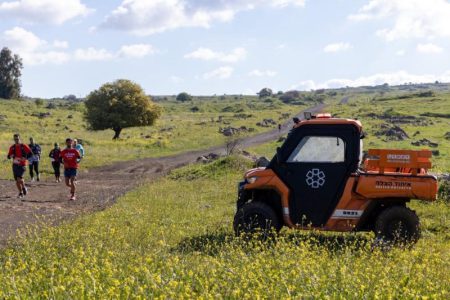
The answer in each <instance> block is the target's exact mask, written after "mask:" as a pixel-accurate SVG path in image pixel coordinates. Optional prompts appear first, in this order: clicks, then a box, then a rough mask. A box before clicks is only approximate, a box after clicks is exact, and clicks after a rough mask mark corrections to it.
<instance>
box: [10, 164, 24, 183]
mask: <svg viewBox="0 0 450 300" xmlns="http://www.w3.org/2000/svg"><path fill="white" fill-rule="evenodd" d="M12 169H13V175H14V180H17V179H19V178H23V174H25V171H26V167H25V166H20V165H16V164H13V166H12Z"/></svg>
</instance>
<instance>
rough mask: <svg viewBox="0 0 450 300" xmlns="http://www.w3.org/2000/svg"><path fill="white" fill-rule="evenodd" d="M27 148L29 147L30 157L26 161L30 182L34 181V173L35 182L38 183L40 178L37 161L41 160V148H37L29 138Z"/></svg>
mask: <svg viewBox="0 0 450 300" xmlns="http://www.w3.org/2000/svg"><path fill="white" fill-rule="evenodd" d="M28 147H30V149H31V152H32V155H31V157H30V158H29V159H28V161H29V162H30V166H29V168H30V177H31V181H34V174H33V171H34V173H36V180H37V181H39V180H40V179H41V178H40V174H39V161H40V160H41V146H39V145H38V144H36V143H35V142H34V139H33V138H32V137H31V138H30V144H29V145H28Z"/></svg>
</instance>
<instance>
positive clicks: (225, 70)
mask: <svg viewBox="0 0 450 300" xmlns="http://www.w3.org/2000/svg"><path fill="white" fill-rule="evenodd" d="M233 71H234V69H233V68H232V67H229V66H224V67H220V68H218V69H215V70H213V71H211V72H208V73H205V74H203V78H204V79H212V78H218V79H227V78H230V77H231V75H232V74H233Z"/></svg>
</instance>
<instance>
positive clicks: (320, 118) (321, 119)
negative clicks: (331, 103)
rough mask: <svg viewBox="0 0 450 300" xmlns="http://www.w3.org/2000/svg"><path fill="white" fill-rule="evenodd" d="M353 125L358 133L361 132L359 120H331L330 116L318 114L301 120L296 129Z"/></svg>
mask: <svg viewBox="0 0 450 300" xmlns="http://www.w3.org/2000/svg"><path fill="white" fill-rule="evenodd" d="M317 124H320V125H346V124H347V125H353V126H355V127H357V128H358V130H359V131H362V124H361V122H360V121H359V120H354V119H343V118H332V117H331V115H330V114H319V115H317V116H316V117H315V118H313V119H309V120H302V121H300V123H298V126H296V128H298V127H301V126H303V125H317Z"/></svg>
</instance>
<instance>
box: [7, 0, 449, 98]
mask: <svg viewBox="0 0 450 300" xmlns="http://www.w3.org/2000/svg"><path fill="white" fill-rule="evenodd" d="M3 46H7V47H9V48H11V49H12V50H13V51H14V52H16V53H18V54H19V55H21V56H22V57H23V59H24V70H23V76H22V84H23V88H22V91H23V93H24V94H25V95H28V96H34V97H61V96H64V95H67V94H75V95H77V96H81V97H82V96H85V95H86V94H88V93H89V92H90V91H92V90H94V89H96V88H98V87H99V86H100V85H101V84H103V83H105V82H109V81H113V80H115V79H119V78H126V79H131V80H133V81H136V82H137V83H139V84H141V85H142V87H143V88H144V89H145V90H146V92H147V93H149V94H153V95H172V94H177V93H179V92H182V91H186V92H188V93H192V94H196V95H211V94H224V93H226V94H253V93H256V92H257V91H259V90H260V89H261V88H263V87H270V88H272V89H273V90H275V91H278V90H282V91H286V90H290V89H300V90H310V89H317V88H327V87H341V86H359V85H373V84H381V83H384V82H388V83H390V84H401V83H405V82H430V81H435V80H439V81H450V65H449V63H450V59H449V55H448V52H449V50H450V1H448V0H352V1H349V0H247V1H243V0H229V1H225V0H218V1H208V0H114V1H93V0H64V1H61V0H7V1H0V47H3Z"/></svg>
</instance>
